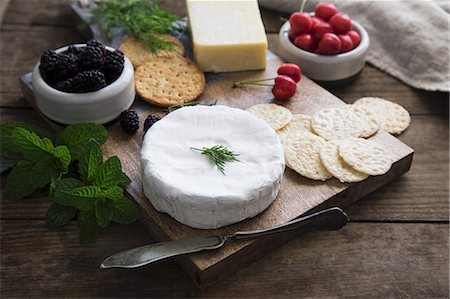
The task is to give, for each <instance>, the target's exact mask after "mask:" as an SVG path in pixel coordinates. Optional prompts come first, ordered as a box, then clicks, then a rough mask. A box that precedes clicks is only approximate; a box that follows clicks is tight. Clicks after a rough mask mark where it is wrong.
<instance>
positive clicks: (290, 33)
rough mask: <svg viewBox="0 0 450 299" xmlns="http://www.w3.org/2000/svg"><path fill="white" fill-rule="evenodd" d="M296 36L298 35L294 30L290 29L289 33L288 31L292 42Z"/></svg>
mask: <svg viewBox="0 0 450 299" xmlns="http://www.w3.org/2000/svg"><path fill="white" fill-rule="evenodd" d="M295 37H296V35H295V33H294V31H292V30H290V31H289V33H288V38H289V40H290V41H291V43H293V42H294V40H295Z"/></svg>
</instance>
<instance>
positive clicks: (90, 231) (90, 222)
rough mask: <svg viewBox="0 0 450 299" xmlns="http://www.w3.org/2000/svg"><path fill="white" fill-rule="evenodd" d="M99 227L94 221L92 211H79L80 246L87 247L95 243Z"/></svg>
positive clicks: (93, 212)
mask: <svg viewBox="0 0 450 299" xmlns="http://www.w3.org/2000/svg"><path fill="white" fill-rule="evenodd" d="M100 229H101V227H100V225H98V224H97V220H96V219H95V211H94V209H91V210H88V211H81V213H80V233H79V235H78V240H79V242H80V244H81V245H87V244H90V243H92V242H94V241H95V239H96V238H97V236H98V233H99V232H100Z"/></svg>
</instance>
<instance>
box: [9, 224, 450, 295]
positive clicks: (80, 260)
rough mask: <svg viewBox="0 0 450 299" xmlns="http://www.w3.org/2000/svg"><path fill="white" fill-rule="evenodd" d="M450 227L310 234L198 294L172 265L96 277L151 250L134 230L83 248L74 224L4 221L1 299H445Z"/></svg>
mask: <svg viewBox="0 0 450 299" xmlns="http://www.w3.org/2000/svg"><path fill="white" fill-rule="evenodd" d="M448 228H449V227H448V224H368V223H362V224H361V223H354V224H349V225H347V226H346V227H344V228H343V229H342V230H340V231H337V232H315V233H308V234H305V235H302V236H299V237H297V238H295V239H294V240H292V241H291V242H289V243H287V244H286V245H284V246H282V247H280V248H279V249H277V250H275V251H273V252H272V253H270V254H269V255H267V256H266V257H265V258H264V259H261V260H259V261H257V262H255V263H253V264H252V265H250V266H249V267H248V268H246V269H244V270H242V271H240V272H238V273H236V274H235V275H233V276H231V277H229V278H227V279H226V280H224V281H221V282H219V283H218V284H216V285H214V286H212V287H211V288H208V289H206V290H199V289H197V288H196V287H195V286H194V284H193V283H192V282H191V281H190V280H189V278H188V277H187V275H186V274H185V273H184V272H183V271H182V270H181V269H180V268H179V267H178V266H177V265H176V263H174V262H173V261H163V262H160V263H157V264H154V265H150V266H148V267H144V268H140V269H135V270H118V269H110V270H100V269H99V268H98V265H99V264H100V262H101V261H102V260H103V259H104V258H105V257H107V256H108V255H110V254H113V253H116V252H118V251H121V250H125V249H127V248H131V247H134V246H140V245H143V244H146V243H151V242H152V240H151V239H150V238H149V236H148V233H147V232H146V231H144V230H143V229H142V227H141V226H139V225H137V224H134V225H128V226H124V225H122V226H119V225H112V226H111V227H108V228H107V229H106V230H105V231H104V232H102V233H101V235H100V237H99V239H98V240H97V241H96V242H95V243H94V244H93V245H91V246H85V247H80V246H79V245H78V243H77V230H78V228H77V225H76V223H71V224H69V225H68V226H67V227H66V228H63V229H61V230H57V231H52V230H48V229H47V228H46V227H45V226H44V223H43V222H42V221H2V222H1V244H2V255H1V263H2V271H1V279H2V297H5V298H11V297H15V298H19V297H22V298H23V297H34V298H48V297H54V296H55V295H56V294H57V296H58V297H68V298H72V297H77V298H79V297H92V298H94V297H107V298H111V297H114V298H118V297H130V298H140V297H152V298H154V297H172V298H173V297H176V298H191V297H203V298H232V297H233V298H237V297H239V298H242V297H253V298H268V297H276V298H300V297H306V296H307V297H328V296H330V295H332V296H338V297H353V296H356V297H359V298H361V297H372V298H384V297H394V298H398V297H413V298H425V297H426V298H431V297H439V298H444V297H447V296H448V290H449V284H448V283H449V280H448V278H449V277H448V250H447V248H448V232H449V231H448ZM36 236H39V238H37V237H36ZM37 240H39V241H37ZM430 273H433V274H432V275H430Z"/></svg>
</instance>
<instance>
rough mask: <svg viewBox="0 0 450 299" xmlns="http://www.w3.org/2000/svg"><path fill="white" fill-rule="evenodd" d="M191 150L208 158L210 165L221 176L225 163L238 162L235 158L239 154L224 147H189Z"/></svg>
mask: <svg viewBox="0 0 450 299" xmlns="http://www.w3.org/2000/svg"><path fill="white" fill-rule="evenodd" d="M191 150H193V151H197V152H200V153H202V154H203V155H206V156H208V158H209V161H210V162H211V164H213V165H216V166H217V168H218V169H219V170H220V172H221V173H222V174H224V175H225V163H228V162H235V161H238V162H239V160H238V159H237V158H236V157H237V156H239V154H236V153H234V152H232V151H231V150H230V149H229V148H228V147H226V146H224V145H214V146H213V147H210V148H207V147H202V148H195V147H191Z"/></svg>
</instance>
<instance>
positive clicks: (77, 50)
mask: <svg viewBox="0 0 450 299" xmlns="http://www.w3.org/2000/svg"><path fill="white" fill-rule="evenodd" d="M67 52H68V53H72V54H74V55H77V56H78V55H80V53H81V48H78V47H75V46H69V48H67Z"/></svg>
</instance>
